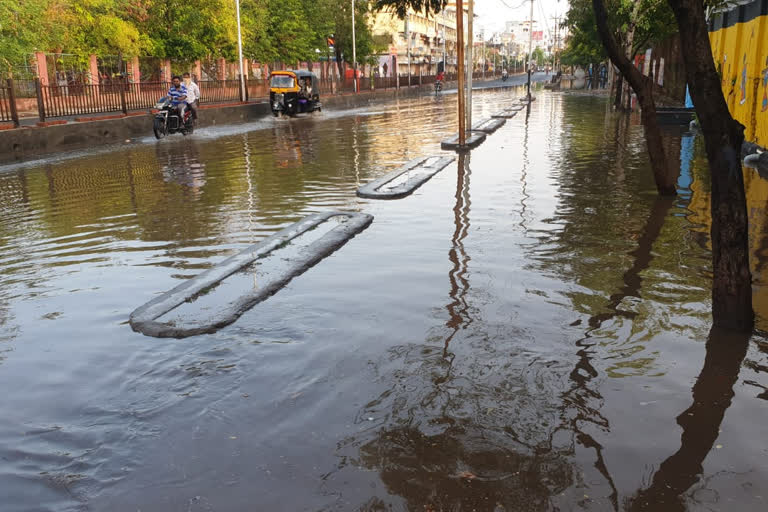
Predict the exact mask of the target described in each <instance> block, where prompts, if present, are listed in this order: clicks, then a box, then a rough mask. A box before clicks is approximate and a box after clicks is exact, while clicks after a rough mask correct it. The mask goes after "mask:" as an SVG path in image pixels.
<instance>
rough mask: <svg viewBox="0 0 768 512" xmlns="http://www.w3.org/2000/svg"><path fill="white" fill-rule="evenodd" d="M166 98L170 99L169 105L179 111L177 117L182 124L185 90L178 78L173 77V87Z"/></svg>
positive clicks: (185, 99)
mask: <svg viewBox="0 0 768 512" xmlns="http://www.w3.org/2000/svg"><path fill="white" fill-rule="evenodd" d="M168 97H169V98H170V99H171V104H172V105H173V106H174V107H176V108H177V109H178V110H179V117H180V118H181V120H182V122H183V120H184V110H185V109H186V107H187V88H186V87H184V84H182V83H181V77H180V76H178V75H176V76H174V77H173V85H171V88H170V90H169V91H168Z"/></svg>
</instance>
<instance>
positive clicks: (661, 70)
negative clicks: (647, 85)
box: [659, 57, 664, 87]
mask: <svg viewBox="0 0 768 512" xmlns="http://www.w3.org/2000/svg"><path fill="white" fill-rule="evenodd" d="M659 85H660V86H661V87H664V57H662V58H660V59H659Z"/></svg>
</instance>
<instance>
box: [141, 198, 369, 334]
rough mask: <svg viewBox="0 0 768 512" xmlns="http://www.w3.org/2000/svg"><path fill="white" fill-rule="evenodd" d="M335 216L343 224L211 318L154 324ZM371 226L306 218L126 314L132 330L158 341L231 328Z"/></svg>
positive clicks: (353, 216) (346, 219)
mask: <svg viewBox="0 0 768 512" xmlns="http://www.w3.org/2000/svg"><path fill="white" fill-rule="evenodd" d="M339 217H340V218H341V220H342V221H343V222H342V223H340V224H339V225H338V226H336V227H334V228H333V229H331V230H330V231H328V232H327V233H325V234H324V235H323V236H322V237H321V238H319V239H317V240H315V241H314V242H312V243H310V244H309V245H307V246H306V247H303V248H301V249H300V250H299V251H298V252H297V254H296V255H295V256H292V257H289V258H284V260H285V261H283V262H282V263H286V264H287V268H285V269H283V270H282V271H280V272H277V273H275V274H268V275H266V276H264V277H263V278H262V279H263V281H262V282H261V283H260V284H259V286H258V287H255V286H254V287H253V288H252V289H251V290H249V291H248V292H246V293H245V294H243V295H241V296H239V297H237V298H236V299H234V300H232V301H229V302H225V303H224V304H222V305H221V307H218V306H219V304H218V303H217V312H216V313H214V314H213V315H212V316H210V317H208V318H205V319H200V318H198V317H193V318H185V319H183V321H181V322H180V321H178V320H176V321H166V322H162V321H160V320H159V319H160V318H161V317H162V316H164V315H166V314H167V313H169V312H170V311H172V310H174V309H176V308H177V307H179V306H181V305H182V304H184V303H187V302H194V301H195V300H197V299H198V298H199V297H201V296H203V295H206V294H208V293H212V292H214V289H215V288H216V287H217V286H218V285H219V284H220V283H221V282H222V281H224V280H225V279H227V278H228V277H230V276H231V275H232V274H235V273H236V272H238V271H241V270H243V269H245V268H246V267H248V266H249V265H251V264H253V263H254V262H256V261H257V260H258V259H260V258H264V257H266V256H268V255H269V254H270V253H272V252H273V251H278V250H280V249H281V248H283V246H286V245H287V244H289V243H290V242H291V241H292V240H294V239H296V238H298V237H300V236H301V235H303V234H304V233H307V232H308V231H310V230H312V229H314V228H317V227H318V226H320V225H322V224H323V223H325V222H328V221H329V220H331V219H333V218H339ZM372 221H373V216H371V215H368V214H364V213H347V212H340V211H331V212H326V213H317V214H314V215H310V216H308V217H306V218H304V219H302V220H300V221H299V222H296V223H295V224H292V225H290V226H288V227H287V228H285V229H283V230H282V231H279V232H278V233H275V234H274V235H272V236H270V237H268V238H265V239H264V240H262V241H261V242H259V243H258V244H256V245H252V246H251V247H249V248H247V249H245V250H244V251H242V252H241V253H239V254H236V255H234V256H232V257H231V258H228V259H226V260H224V261H222V262H221V263H219V264H218V265H216V266H215V267H213V268H211V269H209V270H207V271H205V272H203V273H202V274H200V275H198V276H196V277H194V278H192V279H190V280H189V281H185V282H184V283H182V284H180V285H179V286H177V287H176V288H174V289H172V290H171V291H168V292H166V293H164V294H162V295H160V296H159V297H157V298H156V299H153V300H151V301H149V302H147V303H146V304H144V305H143V306H141V307H139V308H138V309H136V310H135V311H134V312H133V313H131V315H130V319H129V320H130V324H131V327H132V328H133V330H134V331H137V332H140V333H143V334H146V335H147V336H155V337H158V338H186V337H188V336H194V335H197V334H206V333H212V332H215V331H217V330H219V329H221V328H222V327H225V326H227V325H229V324H231V323H233V322H234V321H235V320H237V319H238V318H240V316H241V315H242V314H243V313H245V312H246V311H248V310H249V309H251V308H252V307H253V306H255V305H256V304H258V303H259V302H262V301H264V300H265V299H267V298H269V297H270V296H271V295H273V294H275V293H277V292H278V291H279V290H280V289H281V288H283V287H284V286H285V285H286V284H288V283H289V282H290V281H291V279H293V278H294V277H296V276H299V275H301V274H303V273H304V272H305V271H306V270H307V269H309V268H310V267H312V266H314V265H315V264H317V263H318V262H319V261H321V260H322V259H323V258H325V257H326V256H329V255H330V254H331V253H333V252H334V251H336V250H337V249H339V248H340V247H341V246H343V245H344V244H345V243H347V242H348V241H349V240H350V239H352V238H353V237H354V236H355V235H357V234H358V233H360V232H361V231H363V230H364V229H365V228H367V227H368V225H370V223H371V222H372Z"/></svg>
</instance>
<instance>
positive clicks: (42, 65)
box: [35, 52, 50, 85]
mask: <svg viewBox="0 0 768 512" xmlns="http://www.w3.org/2000/svg"><path fill="white" fill-rule="evenodd" d="M35 63H36V64H37V76H38V78H40V85H50V83H49V81H48V61H47V60H46V59H45V54H44V53H43V52H35Z"/></svg>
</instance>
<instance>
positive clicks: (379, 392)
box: [0, 89, 768, 512]
mask: <svg viewBox="0 0 768 512" xmlns="http://www.w3.org/2000/svg"><path fill="white" fill-rule="evenodd" d="M522 94H523V90H522V89H517V90H514V91H509V90H508V91H482V92H477V93H475V97H474V98H475V99H474V105H475V120H480V119H481V117H487V116H488V115H490V114H491V113H493V112H496V111H498V110H499V109H500V108H501V107H502V106H507V105H509V104H511V103H512V101H513V100H515V99H517V98H518V97H519V96H521V95H522ZM536 94H537V97H538V100H537V101H536V102H534V103H533V105H532V107H531V109H530V116H529V117H528V118H526V115H525V114H526V112H525V111H524V110H523V111H522V112H520V113H519V114H518V115H517V117H515V118H514V119H510V120H509V121H508V122H507V123H506V125H505V126H503V127H502V128H501V129H499V130H498V131H497V132H496V133H495V134H493V135H489V136H488V139H487V141H486V142H485V143H484V144H483V145H482V146H480V147H479V148H478V149H477V150H475V151H473V152H472V153H471V155H470V156H467V157H462V158H461V159H458V160H457V162H455V163H453V164H452V165H450V166H449V167H447V168H446V169H445V170H443V171H442V172H440V173H438V174H437V175H436V176H435V177H434V178H432V179H431V180H430V181H428V182H427V183H426V184H424V185H423V186H422V187H421V188H420V189H419V190H417V191H416V192H415V193H414V194H413V195H411V196H410V197H407V198H405V199H401V200H396V201H376V200H369V199H361V198H358V197H356V196H355V190H356V189H357V187H358V186H359V185H360V184H363V183H366V182H368V181H371V180H372V179H375V178H377V177H380V176H382V175H383V174H385V173H387V172H389V171H392V170H394V169H396V168H397V167H399V166H400V165H402V164H403V163H405V162H407V161H408V160H410V159H413V158H416V157H419V156H426V155H430V154H440V153H441V151H440V141H441V139H443V138H445V137H447V136H448V135H451V134H452V132H453V131H454V129H455V128H454V127H455V124H456V117H455V96H453V95H445V96H439V97H432V96H429V95H428V96H426V97H423V98H414V99H407V100H400V101H399V102H396V103H388V104H378V105H372V106H371V107H369V108H365V109H359V110H353V111H346V112H340V111H337V112H330V111H329V112H323V113H322V114H319V115H316V116H314V117H311V118H305V119H297V120H293V121H285V120H272V119H267V120H264V121H263V122H260V123H257V124H254V125H242V126H233V127H221V128H210V129H203V130H200V131H199V132H196V133H195V135H194V136H192V137H189V138H181V137H171V138H169V139H166V140H163V141H160V142H155V141H154V140H150V139H149V137H148V138H147V139H144V140H141V141H135V142H133V143H131V144H126V145H124V146H120V147H116V148H111V150H110V151H109V152H106V151H99V152H94V153H92V154H89V153H83V154H80V155H77V156H73V157H68V158H64V159H60V160H51V161H40V162H34V163H28V164H24V165H18V166H15V167H4V168H0V213H1V216H0V269H1V270H0V389H3V390H5V391H4V392H3V393H1V394H0V411H2V414H0V496H1V497H0V500H2V501H0V510H1V511H2V512H20V511H24V512H27V511H57V512H58V511H67V512H71V511H72V512H73V511H115V512H123V511H125V512H136V511H138V510H140V511H141V512H167V511H184V512H186V511H193V512H198V511H243V510H258V511H261V510H264V511H385V510H387V511H388V510H403V511H405V510H407V511H431V512H437V511H472V510H476V511H489V512H500V511H506V512H512V511H550V510H552V511H554V510H560V511H566V510H595V511H601V510H633V511H634V510H647V511H666V510H673V511H674V510H679V511H683V510H691V511H699V510H702V511H712V510H717V511H719V510H727V511H764V510H766V509H768V444H766V435H767V434H768V402H767V401H766V400H768V336H764V335H763V334H761V333H762V332H765V331H768V181H766V180H765V179H763V178H761V177H760V176H759V175H758V174H757V172H756V171H754V170H750V169H745V171H744V172H745V179H746V184H747V199H748V207H749V209H750V210H749V214H750V220H751V222H752V224H751V228H750V229H751V232H750V233H751V240H750V244H751V255H752V270H753V277H754V279H755V287H754V303H755V309H756V314H757V327H758V331H757V332H756V334H754V335H753V336H752V337H751V339H750V340H749V344H748V347H747V348H746V349H745V348H744V347H745V340H744V339H739V337H738V336H734V335H732V334H728V333H723V332H718V331H711V330H710V327H711V319H710V314H709V311H710V288H709V287H710V280H711V269H710V267H711V260H710V253H709V250H708V247H709V241H708V240H709V236H708V233H709V196H708V189H709V185H708V183H709V181H708V180H709V178H708V175H707V172H708V171H707V165H706V158H705V157H704V151H703V140H702V139H701V138H697V137H695V136H694V135H692V134H688V133H680V132H670V133H669V134H668V135H667V137H666V139H665V143H666V145H667V148H668V151H669V154H670V155H671V157H672V160H673V161H675V162H676V163H677V162H679V164H680V168H681V175H680V179H679V192H680V193H679V196H678V197H677V198H675V199H674V200H669V199H659V198H658V197H657V195H656V192H655V185H654V183H653V177H652V174H651V171H650V168H649V164H648V158H647V154H646V153H645V148H644V145H643V142H642V141H643V138H642V132H641V130H642V129H641V127H640V126H639V125H638V123H637V121H636V120H628V119H626V118H623V117H620V116H616V115H614V114H612V113H610V111H609V110H607V109H606V105H605V101H604V100H603V99H598V98H593V97H586V96H577V95H567V94H550V93H547V92H545V91H538V92H537V93H536ZM201 115H203V114H201ZM148 135H150V134H148ZM329 209H340V210H348V211H359V212H364V213H368V214H371V215H373V216H374V221H373V223H372V224H371V225H370V227H368V228H367V229H366V230H365V231H363V232H362V233H361V234H359V235H357V236H356V237H355V238H354V239H352V240H351V241H349V242H348V243H347V244H346V245H345V246H344V247H342V248H341V249H340V250H338V251H337V252H336V253H334V254H333V255H332V256H330V257H328V258H327V259H325V260H324V261H322V262H321V263H319V264H318V265H317V266H315V267H313V268H312V269H310V270H309V271H307V272H306V273H305V274H303V275H301V276H299V277H298V278H296V279H294V280H293V281H292V282H290V284H289V285H288V286H287V287H286V288H285V289H283V290H281V291H280V292H279V293H277V294H276V295H274V296H273V297H271V298H269V299H268V300H266V301H265V302H263V303H261V304H258V305H257V306H256V307H254V308H253V309H251V310H250V311H248V312H247V313H245V314H244V315H243V316H242V317H240V318H239V320H237V321H236V322H235V323H234V324H232V325H230V326H228V327H226V328H224V329H222V330H220V331H218V332H217V333H215V334H211V335H202V336H195V337H191V338H187V339H183V340H176V339H156V338H151V337H146V336H143V335H141V334H137V333H135V332H133V331H132V330H131V327H130V326H129V325H128V315H129V314H130V313H131V311H133V310H134V309H135V308H137V307H138V306H140V305H142V304H144V303H145V302H147V301H148V300H150V299H152V298H154V297H156V296H157V295H158V294H160V293H162V292H165V291H167V290H169V289H171V288H173V287H174V286H176V285H177V284H179V283H180V282H182V280H184V279H189V278H191V277H193V276H195V275H197V274H199V273H200V272H202V271H204V270H205V269H208V268H211V266H213V265H214V264H216V263H218V262H220V261H222V260H223V259H225V258H226V257H228V256H230V255H232V254H235V253H236V252H238V251H240V250H242V249H244V248H246V247H248V246H249V245H251V244H254V243H256V242H258V241H259V240H261V239H263V238H264V237H266V236H268V235H271V234H273V233H275V232H277V231H278V230H280V229H282V228H284V227H286V226H288V225H290V224H291V223H293V222H296V221H298V220H300V219H301V218H303V217H305V216H306V215H308V214H311V213H316V212H322V211H326V210H329ZM258 282H259V277H258V276H257V277H256V286H258ZM723 341H725V343H723Z"/></svg>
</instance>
